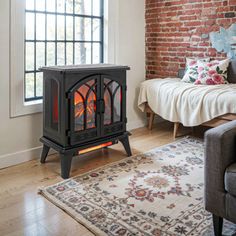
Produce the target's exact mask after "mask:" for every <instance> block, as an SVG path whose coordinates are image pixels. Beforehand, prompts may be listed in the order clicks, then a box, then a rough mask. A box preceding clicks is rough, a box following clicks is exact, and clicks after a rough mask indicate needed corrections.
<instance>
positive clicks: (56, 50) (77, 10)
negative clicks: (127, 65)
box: [24, 0, 104, 102]
mask: <svg viewBox="0 0 236 236" xmlns="http://www.w3.org/2000/svg"><path fill="white" fill-rule="evenodd" d="M103 5H104V3H103V0H26V2H25V31H24V55H25V56H24V64H25V66H24V86H25V87H24V100H25V102H29V101H34V100H39V99H42V87H43V85H42V81H43V76H42V72H40V71H39V68H40V67H42V66H54V65H71V64H85V63H86V64H90V63H92V64H94V63H101V62H103V49H104V47H103V28H104V27H103V25H104V22H103V21H104V20H103V16H104V13H103V9H104V7H103Z"/></svg>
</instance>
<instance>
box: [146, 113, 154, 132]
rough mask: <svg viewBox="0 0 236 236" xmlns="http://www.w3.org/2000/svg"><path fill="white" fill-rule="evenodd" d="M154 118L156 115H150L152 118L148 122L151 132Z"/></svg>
mask: <svg viewBox="0 0 236 236" xmlns="http://www.w3.org/2000/svg"><path fill="white" fill-rule="evenodd" d="M154 117H155V114H154V113H150V117H149V121H148V129H149V130H152V125H153V121H154Z"/></svg>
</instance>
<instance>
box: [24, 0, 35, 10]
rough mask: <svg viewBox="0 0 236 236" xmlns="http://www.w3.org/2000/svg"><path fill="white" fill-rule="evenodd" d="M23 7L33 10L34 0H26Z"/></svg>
mask: <svg viewBox="0 0 236 236" xmlns="http://www.w3.org/2000/svg"><path fill="white" fill-rule="evenodd" d="M25 8H26V10H34V0H26V2H25Z"/></svg>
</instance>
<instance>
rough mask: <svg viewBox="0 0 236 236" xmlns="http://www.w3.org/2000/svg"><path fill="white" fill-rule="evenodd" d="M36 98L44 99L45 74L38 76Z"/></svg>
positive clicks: (38, 74)
mask: <svg viewBox="0 0 236 236" xmlns="http://www.w3.org/2000/svg"><path fill="white" fill-rule="evenodd" d="M36 96H37V97H42V96H43V73H42V72H40V73H37V74H36Z"/></svg>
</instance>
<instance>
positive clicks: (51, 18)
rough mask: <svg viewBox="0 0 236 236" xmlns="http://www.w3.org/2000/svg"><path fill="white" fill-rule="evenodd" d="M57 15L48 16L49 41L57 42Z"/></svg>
mask: <svg viewBox="0 0 236 236" xmlns="http://www.w3.org/2000/svg"><path fill="white" fill-rule="evenodd" d="M55 23H56V19H55V15H47V40H55Z"/></svg>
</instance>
